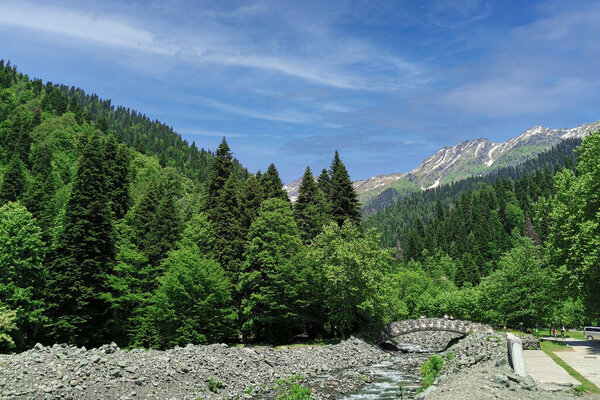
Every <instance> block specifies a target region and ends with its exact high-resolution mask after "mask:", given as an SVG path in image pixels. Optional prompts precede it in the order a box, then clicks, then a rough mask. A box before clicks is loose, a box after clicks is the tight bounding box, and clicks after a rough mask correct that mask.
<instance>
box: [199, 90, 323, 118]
mask: <svg viewBox="0 0 600 400" xmlns="http://www.w3.org/2000/svg"><path fill="white" fill-rule="evenodd" d="M194 98H195V99H197V100H198V101H199V102H200V103H203V104H205V105H207V106H209V107H211V108H214V109H217V110H220V111H224V112H227V113H230V114H235V115H240V116H243V117H249V118H255V119H262V120H267V121H274V122H287V123H293V124H303V123H307V122H310V121H312V120H313V119H314V117H313V116H311V115H310V114H306V113H302V112H300V111H296V110H289V111H272V112H260V111H255V110H251V109H248V108H244V107H239V106H234V105H231V104H228V103H224V102H221V101H218V100H214V99H209V98H206V97H201V96H194Z"/></svg>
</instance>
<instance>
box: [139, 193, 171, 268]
mask: <svg viewBox="0 0 600 400" xmlns="http://www.w3.org/2000/svg"><path fill="white" fill-rule="evenodd" d="M179 231H180V227H179V217H178V214H177V209H176V208H175V202H174V200H173V196H172V195H167V196H166V197H165V198H163V199H162V200H161V201H160V203H159V204H158V208H157V210H156V215H155V218H154V221H153V223H152V226H151V229H150V231H149V232H148V236H149V239H150V240H149V243H147V247H146V248H145V249H144V251H145V254H146V256H147V257H148V261H149V263H150V264H151V265H153V266H159V265H160V263H161V261H162V260H163V258H165V257H166V256H167V254H168V253H169V251H170V250H171V249H173V248H174V247H175V243H176V242H177V240H179ZM156 275H157V276H155V277H156V278H157V277H158V274H156Z"/></svg>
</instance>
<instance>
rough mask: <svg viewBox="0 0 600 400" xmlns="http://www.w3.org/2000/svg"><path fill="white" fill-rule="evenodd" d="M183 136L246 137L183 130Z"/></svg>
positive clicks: (244, 135) (238, 134) (233, 133)
mask: <svg viewBox="0 0 600 400" xmlns="http://www.w3.org/2000/svg"><path fill="white" fill-rule="evenodd" d="M181 133H182V134H183V135H190V136H211V137H223V136H225V137H237V138H241V137H246V136H248V135H247V134H245V133H235V132H219V131H195V130H189V131H188V130H183V132H181Z"/></svg>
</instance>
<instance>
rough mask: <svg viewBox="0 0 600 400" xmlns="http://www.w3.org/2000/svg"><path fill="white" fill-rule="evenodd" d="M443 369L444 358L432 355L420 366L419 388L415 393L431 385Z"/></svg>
mask: <svg viewBox="0 0 600 400" xmlns="http://www.w3.org/2000/svg"><path fill="white" fill-rule="evenodd" d="M443 368H444V358H443V357H442V356H439V355H434V356H431V357H430V358H429V360H427V361H425V362H424V363H423V364H421V367H420V368H419V370H420V372H421V387H420V388H419V389H418V390H417V393H420V392H422V391H423V390H425V389H427V388H428V387H429V386H431V385H433V382H434V381H435V380H436V378H437V377H438V376H439V374H440V373H441V372H442V369H443Z"/></svg>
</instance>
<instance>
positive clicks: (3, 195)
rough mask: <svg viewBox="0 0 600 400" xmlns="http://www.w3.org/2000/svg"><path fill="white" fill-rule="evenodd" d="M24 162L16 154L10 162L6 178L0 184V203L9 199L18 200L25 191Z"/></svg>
mask: <svg viewBox="0 0 600 400" xmlns="http://www.w3.org/2000/svg"><path fill="white" fill-rule="evenodd" d="M24 168H25V167H24V166H23V162H22V161H21V159H20V158H19V157H17V156H14V157H13V158H12V160H11V161H10V164H8V170H7V171H6V173H5V174H4V179H3V180H2V184H1V185H0V204H4V203H7V202H9V201H17V200H19V199H20V198H21V195H22V194H23V193H24V192H25V174H24V172H23V170H24Z"/></svg>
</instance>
